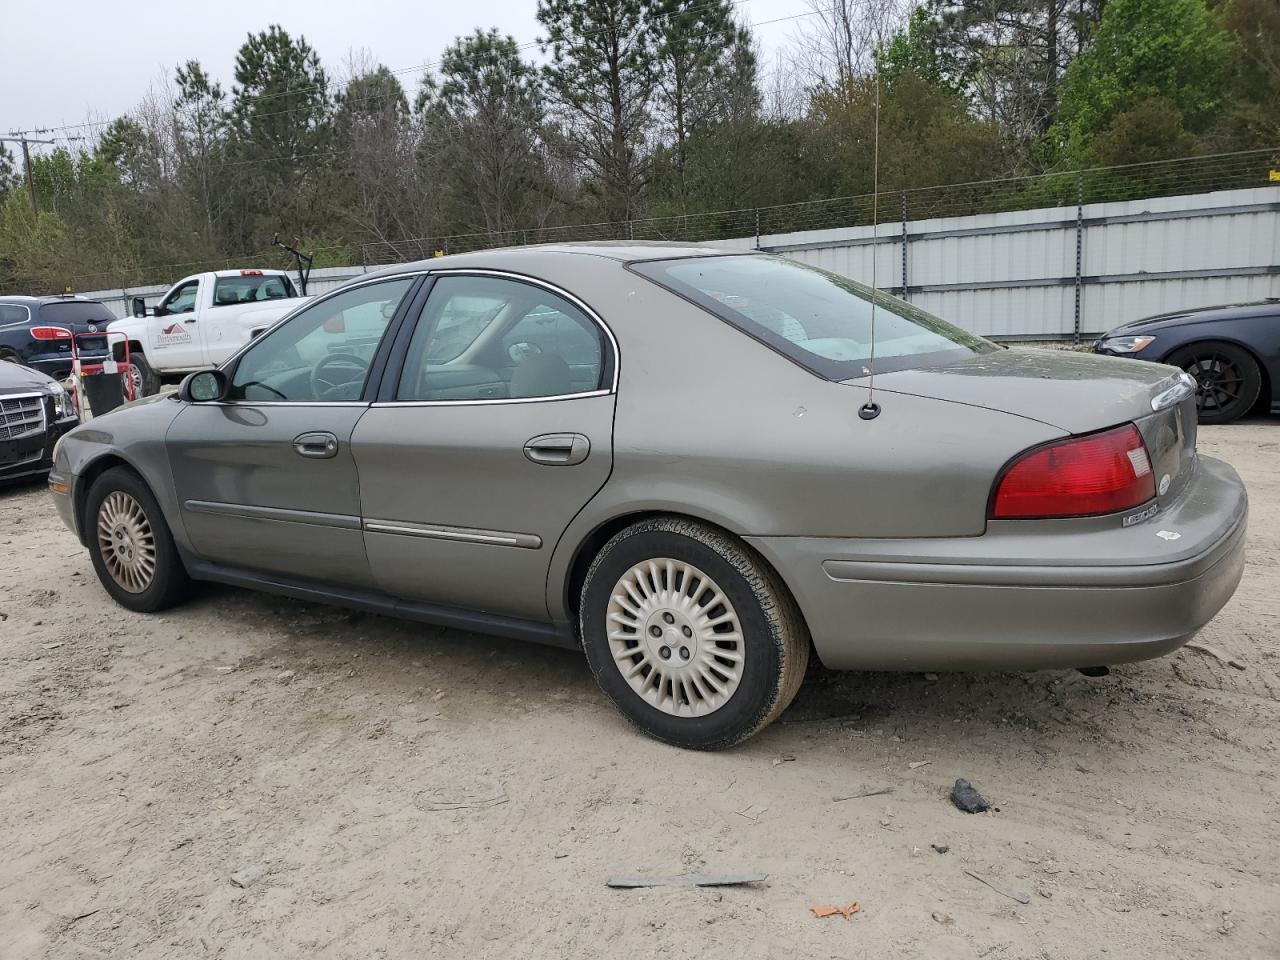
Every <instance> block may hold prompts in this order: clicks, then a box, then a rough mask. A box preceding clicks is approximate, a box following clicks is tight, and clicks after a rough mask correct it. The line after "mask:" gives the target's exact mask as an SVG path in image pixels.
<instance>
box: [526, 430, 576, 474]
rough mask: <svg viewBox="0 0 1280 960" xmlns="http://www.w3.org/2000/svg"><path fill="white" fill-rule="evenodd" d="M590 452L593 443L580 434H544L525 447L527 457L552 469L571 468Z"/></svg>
mask: <svg viewBox="0 0 1280 960" xmlns="http://www.w3.org/2000/svg"><path fill="white" fill-rule="evenodd" d="M590 452H591V441H590V440H588V439H587V438H586V437H584V436H583V435H582V434H580V433H544V434H543V435H542V436H540V437H534V438H533V439H532V440H530V441H529V442H528V443H526V444H525V445H524V455H525V456H526V457H528V458H529V459H530V460H532V461H533V462H534V463H541V464H545V465H546V466H552V467H571V466H573V465H574V464H575V463H581V462H582V461H583V460H585V459H587V454H589V453H590Z"/></svg>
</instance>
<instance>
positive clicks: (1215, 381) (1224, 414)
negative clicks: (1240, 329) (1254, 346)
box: [1165, 340, 1262, 423]
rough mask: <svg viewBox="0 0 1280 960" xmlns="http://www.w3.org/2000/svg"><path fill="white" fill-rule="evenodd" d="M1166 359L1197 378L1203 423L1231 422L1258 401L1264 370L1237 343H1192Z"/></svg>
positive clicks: (1197, 405)
mask: <svg viewBox="0 0 1280 960" xmlns="http://www.w3.org/2000/svg"><path fill="white" fill-rule="evenodd" d="M1165 362H1166V363H1171V364H1173V365H1174V366H1175V367H1181V368H1182V369H1183V370H1185V371H1186V372H1187V373H1189V374H1191V376H1193V377H1195V378H1196V384H1197V387H1196V412H1197V414H1198V417H1199V420H1200V422H1201V423H1230V422H1231V421H1233V420H1238V419H1240V418H1241V417H1243V416H1244V415H1245V414H1246V413H1248V412H1249V411H1250V410H1252V409H1253V405H1254V404H1255V403H1257V402H1258V394H1259V393H1260V392H1261V390H1262V371H1261V370H1260V369H1259V368H1258V362H1257V361H1256V360H1254V359H1253V357H1252V356H1251V355H1250V353H1249V351H1247V350H1245V349H1243V348H1241V347H1237V346H1236V345H1235V344H1233V343H1223V342H1222V341H1219V340H1206V341H1204V342H1203V343H1192V344H1189V345H1188V346H1185V347H1181V348H1179V349H1177V350H1175V351H1173V353H1171V354H1169V356H1168V357H1166V358H1165Z"/></svg>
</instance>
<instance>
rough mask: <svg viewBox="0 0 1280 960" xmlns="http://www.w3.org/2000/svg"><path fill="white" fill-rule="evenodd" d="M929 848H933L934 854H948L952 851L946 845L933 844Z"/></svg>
mask: <svg viewBox="0 0 1280 960" xmlns="http://www.w3.org/2000/svg"><path fill="white" fill-rule="evenodd" d="M929 846H931V847H933V852H934V853H946V852H947V851H948V850H950V849H951V848H950V847H949V846H947V845H946V844H945V843H931V844H929Z"/></svg>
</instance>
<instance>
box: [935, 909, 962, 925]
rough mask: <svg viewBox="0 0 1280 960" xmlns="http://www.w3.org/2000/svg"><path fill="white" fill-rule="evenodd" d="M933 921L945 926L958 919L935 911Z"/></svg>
mask: <svg viewBox="0 0 1280 960" xmlns="http://www.w3.org/2000/svg"><path fill="white" fill-rule="evenodd" d="M933 919H934V920H935V921H937V922H938V923H941V924H943V925H944V926H945V925H947V924H951V923H955V922H956V918H955V917H953V916H951V914H949V913H942V912H940V911H938V910H935V911H933Z"/></svg>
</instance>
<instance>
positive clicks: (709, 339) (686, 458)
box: [544, 264, 1065, 616]
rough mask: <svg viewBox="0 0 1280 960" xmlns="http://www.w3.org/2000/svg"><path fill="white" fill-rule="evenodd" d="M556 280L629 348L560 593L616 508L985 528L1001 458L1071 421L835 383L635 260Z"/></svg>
mask: <svg viewBox="0 0 1280 960" xmlns="http://www.w3.org/2000/svg"><path fill="white" fill-rule="evenodd" d="M610 267H611V269H602V268H596V269H592V270H590V271H579V272H577V274H576V275H575V276H569V275H564V276H553V275H552V273H553V272H554V271H552V270H547V271H544V275H545V276H546V277H547V279H549V280H552V281H554V282H558V283H561V284H562V285H563V286H565V287H566V288H567V289H569V290H571V291H572V292H574V293H575V294H577V295H578V296H580V297H582V298H583V299H584V300H585V301H586V302H587V303H588V304H590V305H591V306H592V307H593V308H594V309H595V310H596V311H597V312H598V313H599V314H600V315H601V316H602V317H603V318H604V319H605V321H606V322H607V323H609V325H610V326H611V328H612V329H613V331H614V334H615V336H616V337H617V339H618V343H619V348H620V355H621V356H620V365H619V385H618V403H617V413H616V416H615V420H614V436H613V444H614V468H613V473H612V474H611V476H610V478H609V480H608V482H607V483H606V484H605V486H604V488H603V489H602V490H601V491H600V493H598V494H597V495H596V497H595V498H594V499H593V500H592V501H591V502H590V503H589V504H587V506H586V507H585V508H584V509H583V510H582V512H581V513H580V514H579V515H578V516H577V517H576V518H575V519H574V521H573V522H572V523H571V525H570V526H569V528H568V530H567V531H566V533H565V535H564V537H563V538H562V539H561V542H560V544H559V546H558V547H557V550H556V552H555V555H554V558H553V562H552V569H551V573H550V579H549V583H550V584H551V585H553V588H552V589H550V590H549V591H548V592H549V594H550V596H549V598H548V599H549V603H550V606H551V610H552V613H553V615H554V616H564V615H565V608H564V599H563V597H560V596H556V594H558V593H561V592H562V591H560V590H557V589H555V585H558V584H563V583H564V582H565V580H566V577H567V571H568V569H569V566H570V563H571V562H572V558H573V556H574V554H575V552H576V550H577V547H578V545H579V544H581V543H582V542H583V541H584V540H585V539H586V538H587V537H588V535H589V534H590V533H591V532H592V531H593V530H595V529H596V528H598V527H599V526H601V525H602V524H605V523H607V522H609V521H611V520H613V519H615V518H617V517H621V516H624V515H628V514H632V513H643V512H650V511H660V512H669V513H677V514H685V515H689V516H693V517H696V518H699V519H703V520H706V521H709V522H711V523H715V524H717V525H719V526H722V527H724V528H726V529H728V530H730V531H732V532H734V533H737V534H739V535H742V536H796V537H799V536H811V537H921V536H929V537H955V536H978V535H981V534H982V532H983V531H984V529H985V526H986V508H987V500H988V497H989V496H990V493H991V485H992V483H993V482H994V479H995V476H996V474H997V472H998V471H999V469H1000V468H1001V466H1002V465H1003V464H1004V463H1005V462H1006V461H1007V460H1009V459H1010V458H1011V457H1012V456H1014V455H1015V454H1016V453H1018V452H1019V451H1021V450H1024V449H1026V448H1027V447H1029V446H1033V445H1035V444H1038V443H1043V442H1045V441H1047V440H1051V439H1054V438H1056V437H1060V436H1064V435H1065V434H1064V432H1063V431H1061V430H1058V429H1057V428H1054V427H1050V426H1048V425H1046V424H1043V423H1039V422H1037V421H1033V420H1029V419H1025V418H1021V417H1015V416H1011V415H1009V414H1005V413H1001V412H998V411H993V410H984V409H980V408H977V407H971V406H967V405H964V404H957V403H948V402H945V401H939V400H933V399H928V398H921V397H913V396H905V395H887V394H883V395H881V396H880V397H879V400H880V402H881V404H882V407H883V412H882V414H881V415H880V416H879V417H878V418H877V419H875V420H870V421H867V420H862V419H860V418H859V417H858V407H859V406H860V405H861V404H862V403H863V402H864V401H865V400H866V397H867V392H866V390H865V389H863V388H861V387H857V386H850V385H846V384H839V383H832V382H829V381H826V380H823V379H821V378H819V377H817V376H815V375H814V374H811V373H809V372H808V371H807V370H804V369H802V368H800V367H799V366H796V365H795V364H793V363H791V362H790V361H788V360H786V359H785V358H783V357H782V356H780V355H779V354H777V353H775V352H774V351H773V350H771V349H769V348H768V347H766V346H764V345H763V344H760V343H758V342H756V341H755V340H752V339H751V338H750V337H747V336H745V335H744V334H742V333H740V332H738V331H736V330H734V329H733V328H732V327H730V326H729V325H728V324H726V323H725V322H723V321H721V320H720V319H718V318H716V317H714V316H712V315H711V314H709V313H706V312H705V311H703V310H702V309H700V308H698V307H696V306H694V305H692V304H690V303H688V302H686V301H685V300H683V299H681V298H680V297H677V296H676V295H674V294H672V293H669V292H668V291H666V290H663V289H661V288H660V287H658V286H657V285H656V284H653V283H652V282H650V281H648V280H646V279H644V278H643V277H639V276H636V275H635V274H632V273H630V272H629V271H626V270H625V269H623V268H622V267H621V265H617V264H611V265H610Z"/></svg>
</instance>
